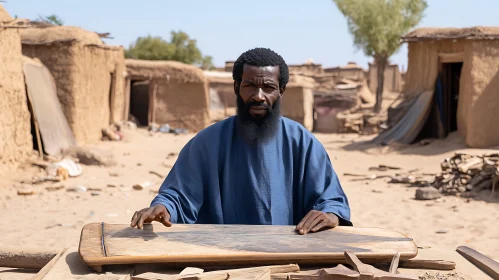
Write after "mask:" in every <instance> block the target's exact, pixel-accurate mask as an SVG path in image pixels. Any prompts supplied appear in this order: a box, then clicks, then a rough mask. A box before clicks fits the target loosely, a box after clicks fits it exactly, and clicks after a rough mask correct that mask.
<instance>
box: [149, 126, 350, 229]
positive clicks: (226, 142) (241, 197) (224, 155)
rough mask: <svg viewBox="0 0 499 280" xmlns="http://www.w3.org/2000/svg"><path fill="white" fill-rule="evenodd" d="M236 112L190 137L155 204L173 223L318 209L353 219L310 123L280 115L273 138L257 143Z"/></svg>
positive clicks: (273, 217) (265, 220) (274, 216)
mask: <svg viewBox="0 0 499 280" xmlns="http://www.w3.org/2000/svg"><path fill="white" fill-rule="evenodd" d="M236 118H237V117H235V116H234V117H230V118H228V119H226V120H224V121H221V122H218V123H216V124H214V125H211V126H210V127H208V128H206V129H204V130H202V131H201V132H199V133H198V134H197V135H196V136H195V137H194V138H192V139H191V140H190V141H189V142H188V143H187V144H186V145H185V147H184V148H183V149H182V150H181V152H180V154H179V156H178V159H177V161H176V163H175V165H174V166H173V168H172V170H171V171H170V173H169V174H168V176H167V177H166V179H165V181H164V182H163V184H162V185H161V187H160V189H159V193H158V195H157V196H156V197H155V198H154V199H153V201H152V202H151V206H154V205H157V204H163V205H165V207H166V209H167V210H168V212H169V213H170V215H171V220H170V221H171V222H172V223H183V224H193V223H199V224H258V225H297V224H298V223H299V222H300V221H301V219H302V218H303V217H304V216H305V215H306V214H307V213H308V212H309V211H310V210H312V209H315V210H318V211H323V212H326V213H328V212H329V213H334V214H336V215H337V216H338V217H339V220H340V225H352V224H351V222H350V208H349V205H348V200H347V197H346V195H345V193H344V192H343V189H342V188H341V185H340V182H339V180H338V177H337V175H336V173H335V172H334V170H333V167H332V165H331V161H330V159H329V156H328V154H327V152H326V150H325V149H324V147H323V146H322V144H321V143H320V142H319V141H318V140H317V139H316V138H315V137H314V136H313V135H312V134H311V133H310V132H309V131H307V130H306V129H305V128H304V127H303V126H302V125H300V124H299V123H297V122H295V121H292V120H290V119H287V118H284V117H280V121H279V124H278V125H277V130H278V131H277V133H276V135H275V136H273V138H271V139H270V140H267V141H266V142H263V143H257V142H255V141H253V142H252V143H251V142H249V141H248V140H246V138H244V136H243V135H241V133H240V131H239V129H238V128H239V125H238V123H237V119H236Z"/></svg>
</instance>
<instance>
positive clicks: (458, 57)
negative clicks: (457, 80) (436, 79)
mask: <svg viewBox="0 0 499 280" xmlns="http://www.w3.org/2000/svg"><path fill="white" fill-rule="evenodd" d="M438 58H439V60H440V63H456V62H463V58H464V52H454V53H444V52H439V53H438Z"/></svg>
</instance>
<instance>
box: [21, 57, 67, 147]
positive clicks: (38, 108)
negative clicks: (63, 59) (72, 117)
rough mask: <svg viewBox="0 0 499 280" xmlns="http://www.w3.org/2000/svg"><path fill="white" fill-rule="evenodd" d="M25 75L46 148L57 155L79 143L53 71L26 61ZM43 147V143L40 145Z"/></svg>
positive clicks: (31, 61) (29, 95)
mask: <svg viewBox="0 0 499 280" xmlns="http://www.w3.org/2000/svg"><path fill="white" fill-rule="evenodd" d="M23 69H24V77H25V83H26V88H27V94H28V98H29V101H30V102H31V103H32V106H33V113H34V117H35V120H36V123H37V124H38V126H39V129H40V133H41V138H42V142H43V151H45V153H47V154H48V155H52V156H56V155H59V154H60V153H61V151H62V150H63V149H66V148H69V147H72V146H74V145H76V140H75V138H74V135H73V132H72V131H71V128H70V127H69V124H68V122H67V120H66V117H65V116H64V113H63V111H62V107H61V104H60V102H59V98H58V97H57V88H56V86H55V82H54V78H53V77H52V74H50V71H49V70H48V69H47V68H46V67H45V66H44V65H43V64H40V63H37V62H36V61H33V60H29V61H28V60H25V61H24V68H23ZM38 148H39V149H40V151H41V149H42V147H41V146H40V147H38Z"/></svg>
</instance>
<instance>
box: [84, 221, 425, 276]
mask: <svg viewBox="0 0 499 280" xmlns="http://www.w3.org/2000/svg"><path fill="white" fill-rule="evenodd" d="M103 225H104V232H105V233H104V235H102V224H101V223H92V224H88V225H86V226H85V227H84V228H83V229H82V233H81V237H80V247H79V253H80V255H81V257H82V258H83V260H84V261H85V262H86V263H87V264H88V265H106V264H130V263H176V264H179V263H183V264H189V265H193V264H198V266H199V264H203V265H205V264H231V263H246V264H251V265H256V264H261V265H268V264H288V263H299V264H324V263H327V264H333V263H336V264H337V263H345V258H344V254H343V253H344V251H345V250H351V251H352V252H354V253H355V254H356V256H358V257H359V259H361V260H362V261H363V262H366V263H379V262H385V263H388V262H390V261H391V260H392V258H393V256H394V255H395V254H396V253H397V252H400V255H401V256H400V258H401V260H407V259H411V258H413V257H415V256H416V255H417V247H416V244H414V242H413V240H412V239H410V238H407V237H406V236H404V235H402V234H400V233H398V232H395V231H391V230H385V229H378V228H355V227H337V228H335V229H331V230H325V231H322V232H317V233H313V234H307V235H299V234H297V233H296V232H295V227H294V226H268V225H198V224H196V225H180V224H176V225H173V226H172V227H170V228H167V227H164V226H163V225H161V224H154V229H153V230H147V231H144V230H139V229H135V228H131V227H130V226H129V225H122V224H103Z"/></svg>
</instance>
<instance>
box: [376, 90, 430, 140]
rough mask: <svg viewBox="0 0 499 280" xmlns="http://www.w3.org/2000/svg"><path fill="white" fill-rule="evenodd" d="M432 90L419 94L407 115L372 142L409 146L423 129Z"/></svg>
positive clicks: (428, 111)
mask: <svg viewBox="0 0 499 280" xmlns="http://www.w3.org/2000/svg"><path fill="white" fill-rule="evenodd" d="M432 102H433V90H431V91H425V92H423V93H421V94H420V95H419V96H418V97H417V98H416V100H415V101H414V103H413V104H412V106H411V107H410V108H409V110H408V111H407V113H406V114H405V115H404V116H403V117H402V118H401V119H400V121H399V122H398V123H397V124H396V125H395V126H393V127H392V128H390V129H388V130H385V131H383V132H382V133H380V134H379V135H378V136H377V137H376V138H374V139H373V140H372V143H374V144H382V145H388V144H390V143H401V144H411V143H413V142H414V140H416V138H417V137H418V135H419V133H420V132H421V130H422V129H423V127H424V125H425V123H426V121H427V120H428V116H429V115H430V112H431V106H432V104H433V103H432Z"/></svg>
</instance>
